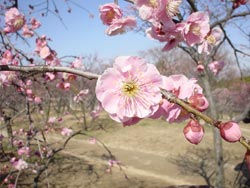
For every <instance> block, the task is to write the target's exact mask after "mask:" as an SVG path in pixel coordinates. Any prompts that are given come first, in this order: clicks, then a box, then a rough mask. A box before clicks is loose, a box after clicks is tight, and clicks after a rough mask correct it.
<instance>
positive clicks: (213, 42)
mask: <svg viewBox="0 0 250 188" xmlns="http://www.w3.org/2000/svg"><path fill="white" fill-rule="evenodd" d="M206 40H207V42H208V43H209V44H211V45H212V44H215V43H216V39H215V37H214V36H213V35H209V36H207V38H206Z"/></svg>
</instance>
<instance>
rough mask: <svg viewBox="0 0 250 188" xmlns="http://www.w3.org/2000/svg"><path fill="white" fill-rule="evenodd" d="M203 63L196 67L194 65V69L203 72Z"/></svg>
mask: <svg viewBox="0 0 250 188" xmlns="http://www.w3.org/2000/svg"><path fill="white" fill-rule="evenodd" d="M204 69H205V68H204V65H198V66H197V67H196V70H197V71H198V72H203V71H204Z"/></svg>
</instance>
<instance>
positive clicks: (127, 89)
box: [122, 81, 139, 97]
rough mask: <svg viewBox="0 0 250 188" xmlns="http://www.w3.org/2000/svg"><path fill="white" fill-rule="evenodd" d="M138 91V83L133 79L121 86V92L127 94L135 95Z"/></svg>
mask: <svg viewBox="0 0 250 188" xmlns="http://www.w3.org/2000/svg"><path fill="white" fill-rule="evenodd" d="M138 91H139V87H138V85H137V84H136V83H135V82H134V81H129V82H125V83H124V84H123V86H122V92H123V93H124V94H125V95H127V96H129V97H133V96H135V95H136V94H137V93H138Z"/></svg>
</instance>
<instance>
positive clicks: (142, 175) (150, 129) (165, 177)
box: [53, 126, 250, 187]
mask: <svg viewBox="0 0 250 188" xmlns="http://www.w3.org/2000/svg"><path fill="white" fill-rule="evenodd" d="M242 131H243V133H244V135H245V136H247V137H248V136H250V130H249V129H248V127H244V128H242ZM53 139H55V140H56V141H62V137H61V136H60V135H54V136H53ZM100 139H101V140H102V141H103V142H104V143H105V145H106V146H107V147H108V148H109V150H111V151H112V154H113V155H115V157H116V158H117V159H118V160H119V161H121V164H122V169H123V171H124V172H125V173H126V175H127V176H128V177H133V178H134V177H136V178H139V179H150V180H151V181H155V182H158V184H160V185H161V187H164V186H168V185H204V184H206V183H205V181H204V179H203V178H202V177H201V176H200V175H198V174H191V173H190V172H189V171H188V169H186V173H181V172H180V169H179V168H178V165H177V164H174V163H173V161H172V159H174V158H176V157H178V156H179V155H185V154H186V152H187V151H191V152H192V151H195V150H196V149H198V150H199V149H202V148H203V149H204V148H210V149H213V142H212V140H213V136H212V131H211V130H210V129H208V130H206V134H205V137H204V141H203V142H202V143H200V144H199V145H198V146H195V145H191V144H190V143H187V142H186V141H185V139H184V137H183V134H182V131H181V128H180V127H178V126H172V127H166V126H159V127H154V126H146V127H142V126H134V127H130V128H124V129H118V130H117V131H111V132H108V133H105V134H103V135H101V138H100ZM223 144H224V148H225V154H226V156H225V157H226V158H228V157H227V155H228V156H230V157H231V159H230V160H228V162H227V164H226V165H225V167H226V171H227V175H228V177H229V179H230V178H231V177H232V176H235V174H236V172H235V170H234V168H235V166H236V165H237V164H238V163H239V162H241V161H242V157H243V155H244V152H245V150H244V148H243V147H242V146H240V145H239V144H237V143H236V144H228V143H225V142H224V143H223ZM62 153H64V154H66V155H70V156H74V157H77V158H79V159H83V160H86V161H89V162H91V163H92V164H102V165H108V162H107V161H108V158H107V156H108V155H107V152H106V151H105V149H104V148H103V147H102V146H101V145H100V144H95V145H92V144H90V143H89V142H88V141H87V139H86V138H82V137H76V138H72V139H71V141H70V142H69V144H68V145H67V147H66V149H65V150H64V151H63V152H62ZM187 157H188V156H187ZM115 168H116V169H119V168H118V167H117V166H116V167H115ZM118 173H119V170H118ZM232 179H233V178H232Z"/></svg>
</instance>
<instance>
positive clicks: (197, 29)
mask: <svg viewBox="0 0 250 188" xmlns="http://www.w3.org/2000/svg"><path fill="white" fill-rule="evenodd" d="M190 30H191V31H192V33H193V34H195V35H200V33H201V32H200V30H201V28H200V27H199V26H198V25H192V26H191V29H190Z"/></svg>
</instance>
